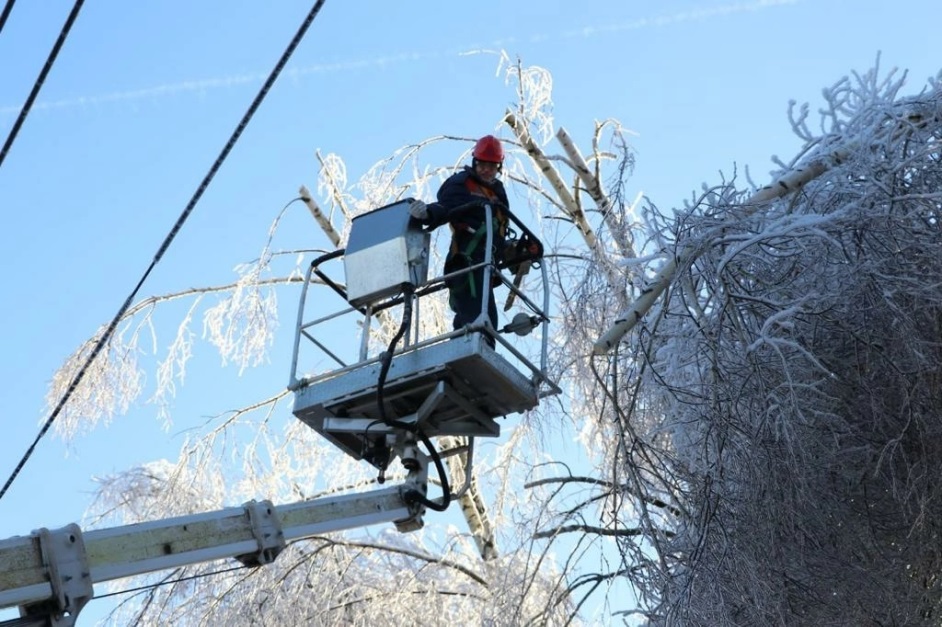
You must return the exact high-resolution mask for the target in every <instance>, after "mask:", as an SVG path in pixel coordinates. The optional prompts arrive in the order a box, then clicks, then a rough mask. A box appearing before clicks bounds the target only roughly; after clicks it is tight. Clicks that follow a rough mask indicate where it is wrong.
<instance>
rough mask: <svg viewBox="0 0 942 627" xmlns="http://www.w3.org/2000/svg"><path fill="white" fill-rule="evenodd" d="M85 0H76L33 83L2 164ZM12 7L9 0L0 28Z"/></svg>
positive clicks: (1, 157)
mask: <svg viewBox="0 0 942 627" xmlns="http://www.w3.org/2000/svg"><path fill="white" fill-rule="evenodd" d="M84 1H85V0H76V2H75V5H74V6H73V7H72V11H71V13H69V17H68V18H67V19H66V20H65V25H64V26H63V27H62V30H61V31H60V32H59V37H58V38H56V43H55V44H54V45H53V46H52V50H51V51H50V52H49V57H48V58H47V59H46V63H45V65H43V69H42V70H41V71H40V72H39V76H38V77H36V82H35V83H33V89H32V90H31V91H30V92H29V96H28V97H27V98H26V102H25V103H23V108H22V109H20V114H19V115H18V116H17V118H16V122H14V123H13V128H11V129H10V134H9V135H8V136H7V140H6V141H5V142H4V143H3V148H0V166H2V165H3V160H4V159H5V158H6V156H7V153H8V152H10V146H12V145H13V140H14V139H16V136H17V134H18V133H19V132H20V127H21V126H23V122H24V121H25V120H26V116H27V115H29V110H30V109H31V108H32V107H33V102H34V101H35V100H36V96H38V95H39V90H40V89H42V86H43V83H45V82H46V76H47V75H48V74H49V70H51V69H52V64H53V63H55V62H56V57H57V56H59V50H60V49H61V48H62V44H63V43H65V38H66V37H68V36H69V31H70V30H72V24H73V23H75V18H76V17H78V14H79V10H81V8H82V3H83V2H84ZM12 8H13V1H12V0H9V1H8V2H7V4H6V6H5V7H4V8H3V15H0V30H2V29H3V23H4V22H6V19H7V15H8V14H9V13H10V9H12Z"/></svg>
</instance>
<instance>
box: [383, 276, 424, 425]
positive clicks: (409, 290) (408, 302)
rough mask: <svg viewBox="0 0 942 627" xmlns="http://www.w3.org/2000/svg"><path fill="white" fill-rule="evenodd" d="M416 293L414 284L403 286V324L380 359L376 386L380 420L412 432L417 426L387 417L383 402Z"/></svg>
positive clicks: (410, 319) (408, 327)
mask: <svg viewBox="0 0 942 627" xmlns="http://www.w3.org/2000/svg"><path fill="white" fill-rule="evenodd" d="M414 293H415V286H413V285H412V284H410V283H406V284H405V285H403V286H402V296H403V298H402V322H401V323H400V324H399V330H398V331H396V334H395V335H394V336H393V339H392V340H391V341H390V342H389V346H388V347H387V348H386V352H385V353H383V355H382V357H381V358H380V367H379V381H378V382H377V384H376V404H377V407H378V409H379V418H380V420H382V421H383V422H384V423H385V424H387V425H389V426H390V427H395V428H397V429H406V430H407V431H412V432H414V431H415V430H416V426H415V425H410V424H408V423H405V422H402V421H399V420H390V419H389V418H388V417H387V416H386V404H385V402H383V390H384V388H385V387H386V375H387V374H388V373H389V366H390V365H392V358H393V353H394V352H395V350H396V344H398V343H399V340H401V339H402V336H404V335H405V334H406V333H407V332H408V331H409V329H410V328H411V327H412V295H413V294H414Z"/></svg>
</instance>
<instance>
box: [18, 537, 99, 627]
mask: <svg viewBox="0 0 942 627" xmlns="http://www.w3.org/2000/svg"><path fill="white" fill-rule="evenodd" d="M31 536H32V537H33V538H34V539H35V540H36V542H37V543H38V544H39V553H40V555H41V557H42V564H43V569H44V570H45V571H46V576H47V577H48V578H49V585H50V586H51V587H52V595H51V596H50V597H49V598H48V599H47V600H46V601H43V602H41V603H35V604H31V605H24V606H20V616H21V617H24V618H29V617H38V616H45V619H46V624H47V625H49V626H50V627H72V625H74V624H75V619H76V618H77V617H78V613H79V611H81V609H82V608H83V607H84V606H85V604H86V603H88V602H89V600H91V598H92V597H93V596H94V595H95V593H94V591H93V589H92V580H91V577H90V575H89V567H88V555H87V553H86V552H85V541H84V539H83V538H82V529H81V528H80V527H79V526H78V525H76V524H71V525H66V526H65V527H62V528H61V529H55V530H52V531H50V530H49V529H46V528H45V527H43V528H41V529H38V530H36V531H34V532H33V533H32V534H31Z"/></svg>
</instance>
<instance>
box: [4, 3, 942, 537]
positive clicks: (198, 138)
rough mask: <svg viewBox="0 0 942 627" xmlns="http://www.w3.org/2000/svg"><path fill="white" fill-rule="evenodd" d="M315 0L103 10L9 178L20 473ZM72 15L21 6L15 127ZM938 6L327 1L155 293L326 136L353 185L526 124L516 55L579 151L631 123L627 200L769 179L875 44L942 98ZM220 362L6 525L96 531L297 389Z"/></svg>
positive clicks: (913, 80)
mask: <svg viewBox="0 0 942 627" xmlns="http://www.w3.org/2000/svg"><path fill="white" fill-rule="evenodd" d="M311 4H312V3H308V2H299V1H295V0H280V1H279V2H273V3H262V2H249V1H231V0H229V1H222V0H216V1H206V2H198V3H194V2H182V1H180V0H166V1H164V2H159V3H158V2H123V1H119V0H104V1H98V2H88V3H86V4H85V7H84V8H83V10H82V12H81V14H80V15H79V17H78V20H77V21H76V23H75V25H74V27H73V29H72V33H71V35H70V37H69V38H68V40H67V41H66V44H65V46H64V47H63V49H62V51H61V53H60V55H59V59H58V61H57V63H56V65H55V66H54V68H53V70H52V72H51V74H50V75H49V77H48V79H47V82H46V85H45V87H44V88H43V91H42V92H41V94H40V97H39V99H38V101H37V103H36V105H35V107H34V110H33V112H32V113H31V115H30V116H29V117H28V119H27V120H26V123H25V125H24V126H23V128H22V129H21V131H20V133H19V136H18V138H17V140H16V142H15V144H14V145H13V148H12V150H11V151H10V153H9V154H8V155H7V158H6V160H5V162H4V163H3V164H2V166H0V208H2V210H3V214H4V215H5V216H6V219H7V222H6V224H5V228H4V229H2V231H0V251H2V268H3V271H4V272H3V275H4V286H3V294H4V295H3V304H4V306H3V307H2V308H0V328H2V329H4V330H5V333H4V334H3V336H2V340H0V342H2V344H0V345H2V353H3V355H4V356H5V359H3V360H2V362H0V382H2V386H3V393H2V394H0V420H2V424H3V426H4V436H3V438H2V439H0V440H2V441H0V460H3V463H2V464H0V479H2V480H4V481H5V479H6V477H7V476H8V475H9V473H10V472H12V470H13V468H14V466H15V464H16V461H17V460H19V458H20V457H21V456H22V454H23V452H24V451H25V449H26V447H27V446H28V445H29V444H30V443H31V442H32V440H33V438H34V437H35V435H36V433H37V431H38V428H39V424H40V423H41V422H42V421H43V420H44V419H45V417H46V413H45V408H44V394H45V391H46V385H47V383H48V381H49V379H50V377H51V376H52V374H53V372H54V371H55V369H56V368H57V367H58V366H59V365H60V363H61V362H62V361H63V360H64V359H65V358H66V357H67V356H68V355H69V354H70V353H71V352H72V351H73V350H74V349H75V347H76V346H77V345H78V344H79V343H80V342H81V341H83V340H84V339H86V338H87V337H88V336H90V335H91V334H92V333H93V332H94V331H95V329H96V328H97V326H98V325H99V324H101V323H104V322H106V321H107V320H109V319H110V318H111V316H112V315H114V313H115V312H116V311H117V309H118V307H119V306H120V304H121V303H122V302H123V300H124V298H125V297H126V296H127V294H128V293H129V291H130V290H131V288H132V287H133V285H134V284H135V283H136V281H137V280H138V279H139V277H140V276H141V274H142V272H143V271H144V270H145V268H146V267H147V265H148V264H149V263H150V261H151V259H152V257H153V254H154V252H155V251H156V250H157V247H158V246H159V244H160V242H161V241H162V239H163V238H164V236H165V234H166V233H167V231H168V229H169V228H170V226H171V225H172V224H173V223H174V221H175V220H176V218H177V216H178V215H179V213H180V212H181V211H182V209H183V208H184V206H185V205H186V203H187V201H188V200H189V199H190V197H191V195H192V194H193V192H194V190H195V189H196V186H197V185H198V183H199V181H200V180H201V179H202V177H203V176H204V175H205V173H206V171H207V170H208V168H209V166H210V165H211V164H212V162H213V161H214V160H215V158H216V156H217V155H218V153H219V151H220V149H221V148H222V146H223V144H224V142H225V141H226V139H227V138H228V137H229V135H230V133H231V132H232V130H233V129H234V128H235V125H236V123H237V122H238V120H239V118H240V117H241V116H242V114H243V112H244V111H245V110H246V108H247V106H248V104H249V103H250V102H251V100H252V98H253V97H254V96H255V93H256V91H257V90H258V88H259V87H260V85H261V83H262V80H263V78H264V77H265V76H266V75H267V74H268V72H269V71H270V70H271V68H272V67H273V65H274V63H275V61H276V60H277V58H278V57H279V56H280V54H281V52H282V50H283V49H284V47H285V45H286V44H287V42H288V41H289V40H290V38H291V36H292V35H293V34H294V32H295V30H296V29H297V27H298V25H299V23H300V22H301V20H302V18H303V17H304V15H306V13H307V11H308V10H309V8H310V6H311ZM71 6H72V2H67V1H64V0H43V1H42V2H19V3H17V4H16V5H15V6H14V9H13V12H12V14H11V15H10V18H9V20H8V22H7V24H6V26H5V27H4V29H3V31H2V32H0V137H3V138H5V137H6V135H7V133H8V132H9V131H10V128H11V126H12V124H13V122H14V120H15V118H16V115H17V114H18V112H19V109H20V107H21V106H22V104H23V102H24V101H25V98H26V96H27V94H28V93H29V90H30V88H31V86H32V84H33V81H34V80H35V78H36V76H37V74H38V73H39V71H40V69H41V67H42V64H43V62H44V60H45V58H46V55H47V54H48V52H49V50H50V48H51V46H52V44H53V42H54V41H55V38H56V36H57V35H58V33H59V30H60V28H61V27H62V24H63V23H64V22H65V19H66V16H67V15H68V13H69V10H70V8H71ZM938 16H939V8H938V2H937V0H900V1H897V2H892V3H891V2H885V1H883V0H765V1H762V0H755V1H750V0H744V1H742V2H729V1H725V0H697V1H693V0H662V1H660V2H657V3H650V2H646V3H641V2H626V1H624V0H618V1H616V0H607V1H589V2H584V3H579V4H573V3H571V2H561V1H557V0H541V1H540V2H517V3H509V2H496V1H490V0H482V1H480V2H474V3H468V2H462V3H444V2H440V1H438V0H436V1H432V0H421V1H419V0H415V1H408V2H398V3H392V2H379V1H378V0H373V1H367V0H359V1H351V0H346V1H342V0H327V3H326V5H325V6H324V9H323V10H322V11H321V13H320V15H319V16H318V18H317V19H316V20H315V22H314V24H313V26H312V27H311V29H310V31H309V32H308V34H307V37H306V39H305V40H304V42H303V43H302V44H301V46H300V47H299V49H298V50H297V52H296V53H295V55H294V57H293V59H292V61H291V63H290V64H289V66H288V68H287V69H286V71H285V73H284V75H283V76H282V77H281V78H280V79H279V81H278V82H277V83H276V84H275V86H274V88H273V90H272V91H271V93H270V94H269V96H268V98H267V100H266V101H265V103H264V104H263V105H262V107H261V109H260V110H259V111H258V113H257V114H256V116H255V118H254V120H253V122H252V123H251V124H250V125H249V127H248V129H247V130H246V132H245V133H244V135H243V137H242V139H241V141H240V142H239V143H238V144H237V145H236V147H235V149H234V150H233V152H232V153H231V155H230V156H229V159H228V160H227V162H226V163H225V164H224V166H223V167H222V169H221V171H220V172H219V174H218V175H217V176H216V178H215V180H214V182H213V183H212V185H211V186H210V188H209V189H208V191H207V192H206V194H205V195H204V196H203V198H202V200H201V201H200V203H199V204H198V205H197V207H196V209H195V211H194V213H193V215H192V217H191V219H190V220H189V222H188V223H187V224H186V226H185V227H184V229H183V231H182V232H181V234H180V235H179V237H178V238H177V240H176V242H175V243H174V244H173V246H172V247H171V248H170V250H169V251H168V253H167V255H166V257H165V258H164V261H163V262H162V263H161V264H160V265H159V266H158V267H157V270H156V271H155V272H154V274H153V275H152V277H151V279H150V280H149V281H148V282H147V283H146V284H145V286H144V289H143V291H142V295H148V294H155V293H165V292H169V291H175V290H180V289H185V288H188V287H195V286H200V285H205V284H212V283H223V282H228V281H231V280H233V279H234V278H235V275H234V274H233V273H232V268H233V267H234V266H235V265H236V264H238V263H240V262H243V261H248V260H251V259H253V258H254V257H255V256H257V254H258V253H259V251H260V249H261V246H262V245H263V244H264V241H265V237H266V232H267V229H268V227H269V224H270V223H271V221H272V220H273V219H274V217H275V216H276V215H277V214H278V212H279V211H280V210H281V208H282V207H283V206H284V205H285V203H287V202H288V201H289V200H291V199H292V198H294V197H295V196H296V192H297V189H298V187H299V186H300V185H302V184H306V185H308V186H309V187H311V188H312V189H313V187H314V185H315V183H316V173H317V163H316V161H315V159H314V151H315V150H318V149H319V150H321V151H322V152H323V153H328V152H335V153H338V154H339V155H341V156H342V157H343V158H344V159H345V160H346V162H347V166H348V172H349V174H350V178H351V180H355V179H356V178H357V177H358V176H359V174H361V173H362V172H363V171H364V170H365V169H366V168H367V167H369V166H370V165H372V164H373V163H375V162H376V161H378V160H380V159H382V158H383V157H385V156H387V155H388V154H390V153H391V152H392V151H394V150H395V149H397V148H399V147H400V146H403V145H405V144H409V143H414V142H417V141H420V140H422V139H424V138H427V137H430V136H434V135H440V134H448V135H457V136H465V137H474V136H479V135H482V134H485V133H489V132H495V131H497V132H498V133H499V134H501V135H503V136H505V137H507V136H508V134H507V131H506V130H504V129H503V128H498V127H496V126H495V125H496V124H497V122H498V120H499V119H500V116H501V113H502V112H503V110H504V108H505V107H506V106H507V105H508V104H510V103H511V102H512V100H513V91H512V88H510V87H508V86H506V85H505V84H504V83H503V80H502V79H501V78H500V77H497V76H496V75H495V70H496V67H497V56H496V54H495V52H496V51H498V50H501V49H503V50H506V51H507V53H509V54H510V55H511V56H512V57H515V56H520V57H521V59H522V61H523V62H524V64H527V65H539V66H542V67H545V68H547V69H549V70H550V72H552V74H553V78H554V101H555V114H556V122H557V125H561V126H565V127H566V128H567V130H569V131H570V133H571V134H572V135H573V136H574V138H575V139H576V140H577V142H581V143H584V142H586V141H587V140H588V139H589V137H590V132H591V130H592V127H593V123H594V121H595V120H597V119H598V120H601V119H606V118H616V119H618V120H620V121H621V122H622V124H623V125H624V126H625V127H626V128H628V129H631V130H632V131H634V133H636V137H635V141H634V147H635V150H636V152H637V163H638V165H637V169H636V172H635V175H634V177H633V178H632V179H631V180H630V181H629V190H630V193H631V194H632V195H633V194H634V193H637V192H643V193H645V194H647V195H649V196H650V197H651V198H652V199H653V200H654V201H655V202H656V203H657V204H659V205H661V206H674V205H679V204H680V203H681V202H682V200H683V199H684V198H687V197H689V196H690V193H691V191H692V190H695V189H698V188H699V186H700V184H701V183H702V182H704V181H713V182H715V181H716V180H717V179H718V172H719V171H720V170H723V171H724V172H727V173H729V172H731V171H732V168H733V166H734V164H738V165H739V166H740V167H742V166H743V165H749V166H750V168H751V172H752V175H753V178H754V180H755V181H756V182H757V183H763V182H766V181H767V180H768V172H769V171H770V170H771V169H772V168H773V166H772V164H771V162H770V159H769V158H770V155H772V154H778V155H779V156H781V157H782V158H785V159H788V158H790V157H791V156H792V155H793V154H794V153H795V152H796V151H797V149H798V147H799V144H798V140H797V138H795V137H794V136H793V135H792V134H791V131H790V128H789V126H788V123H787V119H786V110H787V104H788V101H789V100H791V99H794V100H797V101H799V102H804V101H809V102H811V103H812V105H818V104H820V98H819V95H820V93H821V89H822V88H823V87H825V86H827V85H830V84H832V83H834V82H836V81H837V80H838V79H839V78H841V77H842V76H844V75H845V74H847V73H849V72H851V71H855V70H856V71H861V72H862V71H866V70H867V69H868V68H870V67H871V66H872V65H873V63H874V61H875V59H876V57H877V54H878V53H882V61H881V65H882V67H883V68H884V69H889V68H892V67H899V68H900V69H908V70H909V85H910V88H909V90H907V93H913V92H916V91H918V90H919V89H921V88H922V86H923V85H924V84H925V82H926V78H927V77H929V76H932V75H935V74H936V73H937V72H938V71H939V69H940V68H939V67H938V61H937V59H938V50H939V45H938V19H937V18H938ZM468 53H474V54H468ZM551 150H555V148H551ZM290 212H291V213H289V216H288V218H287V219H289V220H292V225H293V226H292V228H290V229H289V231H288V232H289V233H290V236H285V237H284V238H283V239H282V240H279V241H276V245H275V248H284V249H290V248H295V247H298V248H300V247H305V246H306V247H309V248H313V247H318V246H324V245H325V242H324V241H323V237H322V236H321V235H320V234H319V232H318V230H317V228H316V226H315V225H314V223H313V221H311V220H310V218H309V217H307V215H306V210H305V209H304V208H303V207H302V206H301V205H296V206H295V208H294V209H292V210H290ZM291 306H293V305H291ZM286 320H287V319H286ZM286 320H283V321H282V327H281V331H280V334H281V335H283V336H285V337H286V338H287V336H288V335H289V334H290V329H289V328H288V323H287V322H286ZM165 338H166V336H165ZM277 354H280V353H277ZM218 361H219V360H218V356H214V355H213V354H212V352H211V351H210V350H208V347H203V348H201V349H200V354H199V355H198V356H197V358H196V361H195V362H194V364H193V366H192V367H191V371H190V376H189V377H188V381H187V386H186V388H185V389H184V390H182V391H181V393H180V395H179V397H178V399H177V402H176V405H175V419H174V420H175V421H174V424H173V426H172V427H171V428H170V429H169V431H163V430H162V429H161V428H160V426H159V424H158V423H157V421H156V420H155V419H154V418H153V416H154V408H153V406H149V405H146V404H143V403H141V404H140V405H139V406H136V407H134V408H132V410H131V412H130V413H129V414H128V415H127V416H121V417H118V418H116V420H115V422H114V424H113V425H112V426H111V427H109V428H99V429H97V430H96V431H94V432H92V433H90V434H88V435H87V436H84V437H81V438H79V439H78V440H76V441H75V442H73V443H72V444H71V445H70V446H67V445H66V444H64V443H63V442H62V441H60V440H58V439H55V438H53V437H47V438H45V439H44V440H43V441H42V442H41V443H40V445H39V447H38V449H37V451H36V453H35V454H34V456H33V458H32V459H31V460H30V461H29V463H28V464H27V465H26V467H25V469H24V471H23V473H22V474H21V476H20V477H19V478H18V479H17V481H16V482H15V483H14V485H13V487H12V489H11V490H10V492H8V494H7V495H6V496H5V497H4V498H3V499H2V501H0V513H2V515H0V538H3V537H8V536H11V535H16V534H23V533H29V532H30V531H31V530H32V529H35V528H38V527H40V526H49V527H54V526H59V525H62V524H65V523H68V522H72V521H77V520H79V519H80V518H81V516H82V513H83V511H84V508H85V506H86V504H87V501H88V494H89V493H90V492H91V490H92V489H93V487H94V486H93V484H92V482H91V481H90V477H91V476H92V475H96V474H99V475H100V474H106V473H110V472H115V471H118V470H121V469H123V468H126V467H128V466H130V465H133V464H136V463H141V462H144V461H148V460H151V459H154V458H158V457H163V456H169V457H174V456H175V453H176V450H177V449H178V448H179V446H180V444H181V442H182V435H181V434H182V433H183V432H184V431H185V430H186V429H189V428H191V427H194V426H196V425H198V424H200V423H202V422H203V421H204V420H205V419H206V417H208V416H210V415H215V414H218V413H220V412H222V411H225V410H227V409H232V408H235V407H238V406H240V405H242V404H244V403H245V402H247V401H248V400H252V399H254V398H255V397H257V396H258V395H259V394H261V392H259V390H264V391H265V392H269V393H270V392H272V391H274V390H275V389H278V388H279V387H283V386H284V384H285V383H286V382H287V377H288V366H289V364H288V363H287V362H286V361H281V360H279V359H278V358H277V357H273V359H272V362H271V363H269V364H267V365H265V366H262V367H260V368H258V369H256V370H255V371H254V372H252V373H250V374H249V375H246V377H243V379H241V380H240V379H239V378H238V376H237V372H236V369H235V368H232V367H230V368H227V369H225V370H222V371H220V370H219V369H218ZM285 414H288V413H287V410H285ZM283 419H284V420H288V419H290V415H286V416H285V417H284V418H283Z"/></svg>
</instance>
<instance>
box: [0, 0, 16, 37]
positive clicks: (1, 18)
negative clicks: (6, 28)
mask: <svg viewBox="0 0 942 627" xmlns="http://www.w3.org/2000/svg"><path fill="white" fill-rule="evenodd" d="M14 4H16V0H7V3H6V4H5V5H3V13H0V33H2V32H3V25H4V24H6V23H7V18H8V17H10V11H12V10H13V5H14Z"/></svg>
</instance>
